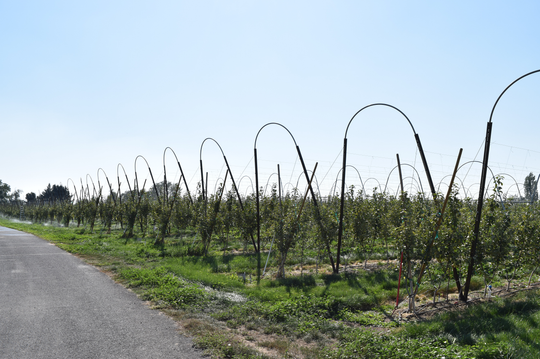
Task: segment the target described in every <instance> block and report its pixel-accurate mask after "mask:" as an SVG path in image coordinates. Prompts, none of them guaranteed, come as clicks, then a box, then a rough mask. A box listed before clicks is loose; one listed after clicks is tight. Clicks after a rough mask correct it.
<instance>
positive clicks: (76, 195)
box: [66, 178, 79, 202]
mask: <svg viewBox="0 0 540 359" xmlns="http://www.w3.org/2000/svg"><path fill="white" fill-rule="evenodd" d="M69 181H71V184H73V190H74V192H75V197H77V202H79V195H78V194H77V187H75V182H73V180H72V179H71V178H68V179H67V181H66V186H67V185H68V184H69ZM68 190H69V188H68ZM72 202H73V201H72Z"/></svg>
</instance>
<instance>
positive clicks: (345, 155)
mask: <svg viewBox="0 0 540 359" xmlns="http://www.w3.org/2000/svg"><path fill="white" fill-rule="evenodd" d="M372 106H386V107H389V108H392V109H394V110H396V111H398V112H399V113H400V114H402V115H403V117H405V119H406V120H407V122H408V123H409V125H410V126H411V128H412V130H413V133H414V137H415V139H416V145H417V146H418V151H419V152H420V156H421V158H422V163H423V164H424V169H425V171H426V176H427V177H428V182H429V187H430V189H431V193H432V195H433V198H436V193H435V186H434V185H433V180H432V179H431V173H430V171H429V167H428V165H427V160H426V157H425V154H424V150H423V148H422V143H421V142H420V136H418V134H417V133H416V131H415V129H414V126H413V124H412V122H411V121H410V120H409V118H408V117H407V116H406V115H405V114H404V113H403V112H402V111H401V110H400V109H398V108H397V107H394V106H392V105H389V104H386V103H373V104H371V105H367V106H365V107H362V108H361V109H360V110H358V111H357V112H356V113H355V114H354V115H353V117H352V118H351V119H350V121H349V123H348V124H347V128H346V129H345V136H344V138H343V166H342V169H343V171H342V181H341V204H340V211H339V230H338V253H337V259H336V264H337V265H336V272H339V257H340V251H341V241H342V237H343V212H344V208H343V207H344V205H345V168H346V167H347V132H348V131H349V126H350V125H351V123H352V121H353V120H354V119H355V117H356V116H357V115H358V114H359V113H360V112H362V111H363V110H365V109H366V108H369V107H372Z"/></svg>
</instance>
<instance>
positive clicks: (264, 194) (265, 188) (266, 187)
mask: <svg viewBox="0 0 540 359" xmlns="http://www.w3.org/2000/svg"><path fill="white" fill-rule="evenodd" d="M273 175H276V176H277V175H278V173H277V172H274V173H272V174H271V175H270V176H269V177H268V180H267V181H266V186H264V192H263V197H264V196H266V190H267V189H268V185H269V184H270V178H272V176H273ZM278 181H279V177H278Z"/></svg>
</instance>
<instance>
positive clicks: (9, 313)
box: [0, 227, 203, 359]
mask: <svg viewBox="0 0 540 359" xmlns="http://www.w3.org/2000/svg"><path fill="white" fill-rule="evenodd" d="M202 357H203V355H202V353H201V352H200V351H198V350H196V349H194V348H193V343H192V341H191V340H190V339H189V338H186V337H184V336H182V335H180V334H178V333H177V331H176V327H175V323H174V321H173V320H172V319H170V318H168V317H167V316H165V315H163V314H161V313H160V312H159V311H156V310H152V309H149V308H148V307H147V306H145V305H144V303H143V302H142V301H141V300H139V299H138V298H137V296H136V295H135V294H133V293H132V292H130V291H128V290H126V289H125V288H124V287H122V286H120V285H118V284H116V283H114V282H113V281H112V280H111V279H110V278H109V277H108V276H107V275H105V274H103V273H101V272H100V271H98V270H97V269H96V268H94V267H92V266H89V265H87V264H85V263H84V262H82V261H81V260H80V259H78V258H76V257H74V256H72V255H70V254H68V253H67V252H64V251H63V250H61V249H59V248H58V247H56V246H54V245H52V244H50V243H49V242H47V241H44V240H42V239H40V238H37V237H36V236H33V235H31V234H27V233H24V232H19V231H16V230H13V229H8V228H5V227H0V358H9V359H25V358H28V359H30V358H31V359H38V358H39V359H40V358H51V359H53V358H54V359H59V358H70V359H73V358H85V359H89V358H107V359H109V358H126V359H128V358H129V359H135V358H141V359H149V358H160V359H164V358H202Z"/></svg>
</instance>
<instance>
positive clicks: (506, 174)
mask: <svg viewBox="0 0 540 359" xmlns="http://www.w3.org/2000/svg"><path fill="white" fill-rule="evenodd" d="M497 175H499V176H508V177H510V178H511V179H513V180H514V183H515V184H516V187H517V190H518V194H519V197H521V192H520V190H519V185H518V182H517V181H516V179H515V178H514V176H512V175H511V174H508V173H498V174H497ZM507 192H508V191H507Z"/></svg>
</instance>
